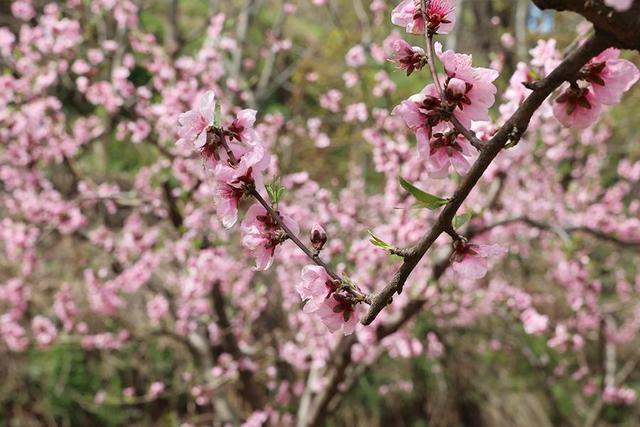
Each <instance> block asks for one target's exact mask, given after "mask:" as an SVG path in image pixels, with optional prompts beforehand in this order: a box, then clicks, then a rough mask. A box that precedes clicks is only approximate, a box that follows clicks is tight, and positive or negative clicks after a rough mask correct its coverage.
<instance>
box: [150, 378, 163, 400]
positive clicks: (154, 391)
mask: <svg viewBox="0 0 640 427" xmlns="http://www.w3.org/2000/svg"><path fill="white" fill-rule="evenodd" d="M164 388H165V386H164V384H163V383H161V382H159V381H156V382H154V383H152V384H151V385H150V386H149V396H151V397H153V398H157V397H159V396H160V395H161V394H162V393H163V392H164Z"/></svg>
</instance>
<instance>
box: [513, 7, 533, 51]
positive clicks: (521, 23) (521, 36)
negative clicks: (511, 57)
mask: <svg viewBox="0 0 640 427" xmlns="http://www.w3.org/2000/svg"><path fill="white" fill-rule="evenodd" d="M528 10H529V0H517V4H516V11H515V12H516V13H515V22H514V28H515V36H516V54H517V55H518V61H525V60H526V59H527V51H528V50H529V49H528V45H527V11H528Z"/></svg>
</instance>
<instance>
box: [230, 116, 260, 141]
mask: <svg viewBox="0 0 640 427" xmlns="http://www.w3.org/2000/svg"><path fill="white" fill-rule="evenodd" d="M257 113H258V112H257V111H256V110H251V109H245V110H241V111H240V112H239V113H238V114H237V115H236V118H235V120H234V121H233V122H231V124H230V125H229V126H227V128H226V129H227V131H228V132H229V134H230V136H231V137H232V138H233V139H235V140H237V141H238V142H242V143H245V144H249V145H255V144H257V143H258V134H257V133H256V131H255V129H254V128H253V125H254V124H255V122H256V114H257Z"/></svg>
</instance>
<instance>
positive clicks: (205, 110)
mask: <svg viewBox="0 0 640 427" xmlns="http://www.w3.org/2000/svg"><path fill="white" fill-rule="evenodd" d="M215 108H216V99H215V94H214V93H213V91H211V90H210V91H208V92H206V93H205V94H204V95H202V96H201V97H200V100H199V103H198V109H197V110H190V111H187V112H186V113H182V114H180V117H178V135H179V136H180V139H179V140H178V144H184V143H189V142H191V143H193V144H194V146H195V148H202V147H204V145H205V144H206V143H207V132H206V129H207V128H208V127H210V126H213V116H214V113H215Z"/></svg>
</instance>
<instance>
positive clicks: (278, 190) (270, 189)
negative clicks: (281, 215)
mask: <svg viewBox="0 0 640 427" xmlns="http://www.w3.org/2000/svg"><path fill="white" fill-rule="evenodd" d="M266 189H267V194H268V195H269V199H270V200H271V202H272V203H273V204H274V205H277V204H278V203H280V200H281V199H282V194H283V193H284V187H283V186H282V185H281V184H280V178H278V179H276V180H275V181H274V182H273V183H271V184H268V185H267V186H266Z"/></svg>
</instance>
